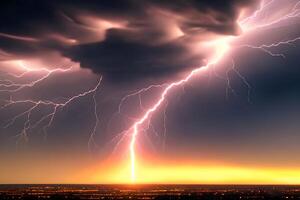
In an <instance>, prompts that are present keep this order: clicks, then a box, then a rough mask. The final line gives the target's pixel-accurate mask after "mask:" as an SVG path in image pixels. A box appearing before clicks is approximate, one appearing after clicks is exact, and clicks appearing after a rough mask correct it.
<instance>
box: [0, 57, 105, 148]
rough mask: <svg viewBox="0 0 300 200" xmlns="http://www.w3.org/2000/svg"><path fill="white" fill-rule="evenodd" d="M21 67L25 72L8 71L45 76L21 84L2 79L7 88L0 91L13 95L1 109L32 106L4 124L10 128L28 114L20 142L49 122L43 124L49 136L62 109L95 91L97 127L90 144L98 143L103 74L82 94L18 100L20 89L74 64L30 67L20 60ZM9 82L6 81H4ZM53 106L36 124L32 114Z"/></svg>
mask: <svg viewBox="0 0 300 200" xmlns="http://www.w3.org/2000/svg"><path fill="white" fill-rule="evenodd" d="M17 65H18V67H20V68H21V69H22V70H23V72H22V73H20V74H14V73H8V74H9V76H11V77H13V78H15V79H21V78H24V77H25V76H26V75H27V74H33V73H34V74H40V73H42V74H43V75H42V76H41V77H39V78H37V79H35V80H33V81H30V82H28V83H17V82H15V81H13V80H9V79H3V80H0V81H1V82H2V83H1V84H0V87H2V88H5V89H1V90H0V92H7V93H9V94H10V98H9V99H8V100H4V104H3V105H2V106H1V107H0V110H3V109H6V108H9V107H11V106H16V105H24V106H27V107H28V108H26V109H25V111H23V112H21V113H19V114H17V115H15V116H14V117H13V118H11V119H10V120H8V121H7V122H6V124H5V125H4V128H8V127H10V126H12V125H13V124H14V123H15V122H16V121H17V120H18V119H20V118H22V117H24V118H25V121H24V123H23V128H22V130H21V131H20V133H19V134H17V135H16V136H15V137H16V138H17V144H18V143H19V142H21V141H25V142H27V141H28V140H29V132H30V130H32V129H35V128H37V127H38V126H40V125H41V124H42V123H46V124H45V125H44V126H43V127H42V130H43V132H44V136H45V137H46V136H47V129H48V128H49V127H50V126H51V125H52V123H53V121H54V118H55V116H56V114H57V112H58V111H59V110H62V109H63V108H64V107H66V106H68V105H69V104H70V103H72V102H74V101H75V100H77V99H79V98H83V97H86V96H88V95H90V94H92V95H93V96H92V98H93V105H94V115H95V121H96V122H95V125H94V127H93V130H92V132H91V134H90V138H89V141H88V147H89V148H91V145H95V144H96V143H95V142H94V136H95V134H96V130H97V126H98V123H99V118H98V114H97V101H96V93H97V90H98V89H99V86H100V84H101V81H102V76H101V77H100V78H99V80H98V82H97V84H96V86H95V87H94V88H92V89H89V90H87V91H85V92H82V93H79V94H77V95H74V96H71V97H68V98H66V97H63V98H57V99H56V100H42V99H41V100H33V99H21V100H20V99H14V98H13V97H12V96H13V94H15V93H16V92H20V91H21V90H23V89H25V88H33V87H35V86H36V85H37V84H39V83H41V82H43V81H45V80H46V79H48V78H49V77H50V76H52V75H54V74H55V73H67V72H70V71H71V70H72V69H73V67H67V68H54V69H48V68H37V69H35V68H30V67H28V66H26V65H25V64H24V63H23V61H17ZM3 82H5V83H3ZM46 107H50V108H51V112H50V113H48V114H43V115H42V117H41V118H40V119H39V120H37V121H35V122H34V123H33V122H32V121H33V119H32V113H33V112H34V111H36V110H39V109H40V112H41V109H42V108H46Z"/></svg>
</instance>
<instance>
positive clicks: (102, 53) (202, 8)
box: [0, 0, 256, 80]
mask: <svg viewBox="0 0 300 200" xmlns="http://www.w3.org/2000/svg"><path fill="white" fill-rule="evenodd" d="M255 2H256V1H254V0H248V1H245V0H231V1H222V0H215V1H211V0H203V1H196V0H194V1H193V0H190V1H184V0H176V1H174V0H173V1H166V0H163V1H158V0H152V1H143V0H122V1H119V0H118V1H117V0H109V1H99V0H98V1H97V0H90V1H80V0H73V1H67V0H61V1H56V0H53V1H38V0H27V1H22V0H12V1H1V12H0V19H1V24H0V33H2V35H0V42H1V45H0V48H1V49H2V50H3V51H5V52H8V53H12V54H16V55H17V56H24V55H28V54H32V56H33V57H34V56H37V55H39V54H43V52H45V53H46V52H47V51H58V52H60V53H61V54H62V55H64V56H67V57H69V58H71V59H72V60H74V61H76V62H79V63H80V64H81V66H82V67H84V68H90V69H92V70H93V71H94V72H96V73H101V74H105V75H106V76H107V77H109V78H111V79H114V80H119V79H129V78H130V80H135V79H138V78H143V77H145V76H149V77H159V76H163V77H164V76H170V75H171V74H174V73H176V72H180V71H181V70H186V68H187V67H193V66H195V65H199V64H200V63H201V60H202V59H203V58H204V54H205V53H206V52H201V51H200V52H197V53H195V52H192V51H191V49H192V48H193V45H194V44H195V42H196V41H197V42H201V41H204V40H206V39H207V38H206V37H208V35H213V34H220V35H224V34H230V35H232V34H238V27H237V24H236V19H237V15H238V11H239V8H241V7H245V6H252V5H254V3H255Z"/></svg>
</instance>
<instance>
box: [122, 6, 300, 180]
mask: <svg viewBox="0 0 300 200" xmlns="http://www.w3.org/2000/svg"><path fill="white" fill-rule="evenodd" d="M275 2H276V1H275V0H271V1H268V2H265V1H262V3H261V6H260V8H259V9H258V10H257V11H255V12H254V14H253V15H251V16H249V17H247V18H245V19H243V20H242V21H240V22H239V24H240V26H241V28H242V29H243V30H244V31H246V32H250V31H256V30H257V29H262V28H267V27H270V26H272V25H275V24H279V23H280V22H283V21H286V20H289V19H294V18H296V17H299V16H300V9H299V8H298V6H299V4H300V2H296V3H295V4H294V6H293V8H292V9H291V10H290V12H289V13H287V14H285V15H283V16H281V17H279V18H277V19H275V20H272V21H270V22H266V23H263V24H258V25H253V26H250V24H252V23H254V24H255V22H256V21H257V17H258V16H259V15H260V14H261V13H263V12H265V11H266V9H267V8H268V7H269V6H271V5H272V4H273V3H275ZM245 27H247V28H245ZM243 34H245V33H243ZM233 39H234V38H233ZM299 39H300V37H297V38H293V39H288V40H282V41H276V42H274V43H272V44H262V45H259V46H255V45H251V44H246V45H241V46H240V47H247V48H252V49H259V50H262V51H263V52H266V53H267V54H268V55H270V56H273V57H282V58H285V55H284V54H282V53H273V52H272V51H271V50H269V49H270V48H272V47H278V46H280V45H291V44H293V43H294V42H296V41H298V40H299ZM230 40H231V39H228V38H225V39H224V40H221V41H216V43H215V48H216V53H215V56H214V57H213V58H212V59H211V60H210V61H209V62H208V63H207V64H206V65H204V66H201V67H198V68H196V69H194V70H192V71H191V72H190V73H189V74H188V75H187V76H186V77H184V78H183V79H180V80H177V81H174V82H172V83H170V84H167V85H166V86H165V87H164V89H163V91H162V93H161V95H160V98H159V99H158V100H157V101H156V103H154V104H153V105H152V106H151V107H150V108H148V109H147V110H145V112H144V114H142V116H141V118H139V119H138V120H137V121H135V122H134V124H133V125H132V126H131V128H130V129H129V130H127V131H126V132H125V133H126V134H128V133H130V135H131V140H130V144H129V151H130V165H131V180H132V182H135V180H136V173H135V172H136V149H135V145H136V140H137V137H138V135H139V133H140V132H141V130H143V128H142V127H141V126H142V125H143V124H144V123H145V122H146V121H148V120H150V118H151V115H152V114H153V113H154V112H156V111H157V110H158V109H159V107H160V106H161V105H162V104H163V102H165V101H166V99H167V95H168V94H169V93H170V92H171V91H172V90H173V89H174V88H176V87H178V86H182V85H184V84H185V83H186V82H188V81H190V80H191V79H192V78H194V77H195V76H197V75H199V74H201V73H202V72H203V71H205V70H206V69H207V68H210V67H212V68H213V71H214V66H215V65H216V64H217V63H218V62H219V61H220V60H221V59H222V58H223V57H224V56H225V54H226V53H227V52H228V51H230V48H232V47H231V46H230V44H229V43H230ZM230 71H233V72H235V73H236V74H237V76H238V77H239V78H240V79H241V80H242V82H243V83H244V84H245V85H246V86H247V88H248V101H249V102H250V92H251V85H250V84H249V83H248V82H247V80H246V78H245V77H244V76H243V75H242V74H241V73H240V72H239V71H238V70H237V69H236V66H235V63H234V61H233V60H232V67H231V68H230V69H228V70H227V72H226V83H227V93H228V90H230V91H232V92H233V93H235V91H234V90H233V88H232V86H231V83H230V79H229V76H228V73H229V72H230ZM222 78H223V77H222ZM151 87H153V86H150V88H151ZM148 89H149V87H148V88H144V89H141V90H139V91H138V92H136V93H134V94H132V95H140V94H141V93H142V92H143V91H145V90H148ZM130 96H131V95H130ZM126 98H128V96H126V97H125V98H124V99H122V101H123V100H125V99H126ZM120 105H121V104H120ZM148 123H149V122H148Z"/></svg>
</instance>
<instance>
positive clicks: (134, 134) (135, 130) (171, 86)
mask: <svg viewBox="0 0 300 200" xmlns="http://www.w3.org/2000/svg"><path fill="white" fill-rule="evenodd" d="M220 45H222V46H220V48H219V50H218V51H217V54H216V56H215V57H214V58H213V59H212V61H210V62H209V63H208V64H206V65H204V66H201V67H199V68H196V69H194V70H192V71H191V72H190V73H189V74H188V75H187V76H186V77H185V78H184V79H181V80H178V81H176V82H173V83H171V84H169V85H168V86H167V87H165V89H164V90H163V92H162V94H161V96H160V98H159V99H158V101H157V102H156V103H155V104H154V105H153V106H152V107H151V108H149V109H148V110H147V111H146V112H145V113H144V115H143V116H142V117H141V118H140V119H139V120H138V121H136V122H135V123H134V124H133V126H132V128H131V130H132V136H131V141H130V147H129V148H130V159H131V180H132V181H135V179H136V177H135V160H136V154H135V143H136V139H137V136H138V133H139V127H140V126H141V125H142V124H143V123H144V122H145V121H146V120H147V119H149V117H150V116H151V114H152V113H153V112H155V111H156V110H157V109H158V108H159V107H160V105H161V104H162V103H163V102H164V101H165V100H166V98H167V95H168V93H169V92H170V91H172V90H173V89H174V88H176V87H178V86H181V85H183V84H185V83H186V82H188V81H189V80H190V79H191V78H193V77H194V76H196V75H198V74H199V73H201V72H202V71H203V70H205V69H206V68H208V67H209V66H211V65H214V64H216V63H217V62H218V61H219V60H220V59H221V58H222V57H223V55H224V54H225V52H226V51H227V50H228V48H229V46H228V45H227V44H226V43H220Z"/></svg>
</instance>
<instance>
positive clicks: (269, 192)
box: [0, 185, 300, 200]
mask: <svg viewBox="0 0 300 200" xmlns="http://www.w3.org/2000/svg"><path fill="white" fill-rule="evenodd" d="M0 199H1V200H2V199H3V200H5V199H225V200H226V199H300V186H250V185H247V186H245V185H244V186H234V185H220V186H217V185H213V186H212V185H210V186H208V185H0Z"/></svg>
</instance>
